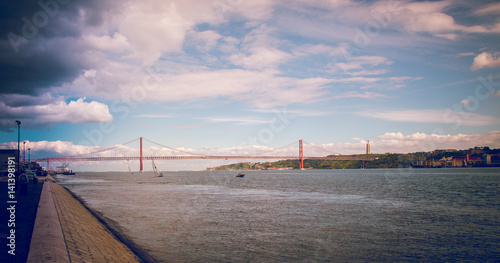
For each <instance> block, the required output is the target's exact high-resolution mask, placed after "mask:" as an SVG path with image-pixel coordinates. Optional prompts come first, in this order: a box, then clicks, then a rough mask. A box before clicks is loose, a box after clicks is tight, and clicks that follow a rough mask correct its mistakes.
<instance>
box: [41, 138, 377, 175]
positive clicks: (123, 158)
mask: <svg viewBox="0 0 500 263" xmlns="http://www.w3.org/2000/svg"><path fill="white" fill-rule="evenodd" d="M137 140H139V141H140V154H139V156H89V155H95V154H101V153H103V152H106V151H109V150H112V149H115V148H118V147H121V146H124V145H127V144H130V143H132V142H135V141H137ZM143 140H144V141H147V142H150V143H152V144H155V145H158V146H161V147H164V148H167V149H170V150H172V151H174V152H181V153H183V154H188V155H168V156H145V155H143V149H142V148H143V147H142V144H143ZM295 143H297V141H295V142H293V143H290V144H288V145H285V146H282V147H279V148H276V149H272V150H268V151H264V152H259V153H254V154H249V155H206V154H200V153H194V152H189V151H185V150H181V149H176V148H171V147H168V146H166V145H162V144H159V143H156V142H153V141H150V140H148V139H145V138H142V137H140V138H137V139H135V140H132V141H129V142H126V143H124V144H119V145H116V146H113V147H109V148H106V149H102V150H98V151H94V152H89V153H85V154H78V155H72V156H65V157H48V158H38V159H32V161H35V162H47V170H48V169H49V164H50V162H69V161H71V162H75V161H130V160H135V161H139V165H140V171H142V170H143V161H144V160H207V159H220V160H230V159H240V160H245V159H259V160H260V159H274V160H299V168H300V169H303V168H304V159H309V160H335V161H352V160H354V161H361V162H362V163H361V167H362V168H364V162H365V161H372V160H374V158H371V157H364V156H354V155H334V156H331V155H330V156H324V157H312V156H311V157H307V156H304V150H303V141H302V140H299V141H298V143H299V154H298V155H296V156H278V155H266V154H269V153H271V152H275V151H278V150H280V149H283V148H286V147H289V146H291V145H293V144H295ZM310 146H312V147H314V148H317V149H320V150H322V151H327V152H330V151H328V150H326V149H323V148H321V147H318V146H315V145H314V144H310ZM332 154H334V153H332Z"/></svg>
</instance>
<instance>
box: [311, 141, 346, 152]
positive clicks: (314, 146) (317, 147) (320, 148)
mask: <svg viewBox="0 0 500 263" xmlns="http://www.w3.org/2000/svg"><path fill="white" fill-rule="evenodd" d="M305 143H306V144H308V146H311V147H313V148H316V149H319V150H322V151H325V152H328V153H331V154H333V155H340V154H339V153H335V152H332V151H330V150H327V149H325V148H322V147H319V146H316V145H314V144H313V143H310V142H305Z"/></svg>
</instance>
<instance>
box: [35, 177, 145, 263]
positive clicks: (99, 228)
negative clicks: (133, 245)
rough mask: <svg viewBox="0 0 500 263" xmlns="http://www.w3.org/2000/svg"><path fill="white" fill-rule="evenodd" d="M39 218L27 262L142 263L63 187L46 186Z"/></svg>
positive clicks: (46, 184)
mask: <svg viewBox="0 0 500 263" xmlns="http://www.w3.org/2000/svg"><path fill="white" fill-rule="evenodd" d="M38 215H39V216H38ZM38 215H37V219H36V221H35V230H34V231H33V237H32V241H31V247H30V253H29V256H28V261H27V262H37V263H38V262H141V260H140V259H139V258H138V257H137V256H136V255H135V254H134V253H133V252H132V251H131V250H130V249H129V248H128V247H127V246H125V245H124V244H123V243H122V242H120V241H119V240H118V239H117V238H116V237H115V236H114V235H113V234H112V233H111V232H109V230H108V229H107V228H106V227H105V226H104V225H103V224H101V223H100V222H99V221H98V220H97V218H95V217H94V216H93V215H92V214H91V213H90V212H89V211H88V210H87V209H86V208H85V207H84V206H83V205H82V204H81V203H80V202H79V201H78V200H76V199H75V198H74V197H73V196H72V195H71V194H70V193H69V192H68V191H67V190H66V189H64V188H63V187H62V186H60V185H57V184H55V183H52V182H46V183H45V184H44V186H43V190H42V195H41V199H40V206H39V209H38Z"/></svg>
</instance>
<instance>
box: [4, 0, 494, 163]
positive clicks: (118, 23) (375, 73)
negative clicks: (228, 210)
mask: <svg viewBox="0 0 500 263" xmlns="http://www.w3.org/2000/svg"><path fill="white" fill-rule="evenodd" d="M0 23H1V27H0V80H1V86H0V111H1V113H2V114H1V116H0V134H1V141H0V147H2V148H16V147H17V125H16V123H15V120H21V121H22V126H21V127H22V140H27V141H29V142H28V145H29V146H30V147H31V149H32V157H34V158H41V157H52V156H68V155H75V154H84V153H87V152H93V151H99V150H102V149H104V148H108V147H113V146H116V145H118V144H122V143H125V142H129V141H132V140H134V139H136V138H138V137H141V136H142V137H144V138H147V139H148V140H150V141H153V142H156V143H157V144H153V143H151V142H149V141H145V142H144V149H145V153H146V155H169V154H170V155H174V154H177V155H182V154H184V153H182V152H172V150H170V149H168V148H165V147H163V146H168V147H171V148H178V149H181V150H184V151H189V152H197V153H202V154H252V153H258V152H264V151H269V150H272V149H276V148H279V147H281V146H284V145H288V144H290V143H293V144H292V145H291V146H290V147H285V148H281V149H279V150H278V151H276V152H273V154H280V155H281V154H283V155H297V148H298V145H297V143H294V142H296V141H298V140H299V139H303V140H304V142H305V145H306V146H305V150H304V151H305V155H310V156H320V155H327V154H331V153H340V154H354V153H363V152H364V148H365V145H366V142H367V140H370V143H371V148H372V152H374V153H385V152H415V151H429V150H434V149H443V148H458V149H463V148H469V147H474V146H490V147H497V148H498V147H500V45H499V43H500V3H498V2H496V1H492V0H491V1H490V0H479V1H467V0H444V1H392V0H383V1H361V0H357V1H354V0H291V1H280V0H255V1H243V0H206V1H200V0H182V1H180V0H179V1H177V0H172V1H167V0H143V1H133V0H129V1H126V0H125V1H111V0H87V1H77V0H64V1H63V0H42V1H38V3H37V1H3V2H2V3H1V4H0ZM138 146H139V145H138V141H134V142H132V143H130V144H127V145H125V146H122V147H117V148H115V149H113V150H112V151H110V152H101V153H99V154H101V155H103V156H109V155H130V154H137V152H138V150H137V149H138ZM308 146H309V147H308ZM320 149H325V150H327V151H328V152H327V151H323V150H320ZM231 162H232V161H231ZM213 164H215V162H203V163H201V162H196V161H185V162H176V163H174V162H171V163H165V164H163V166H164V167H165V166H166V167H165V168H164V169H202V168H204V167H205V166H210V165H213ZM89 165H90V164H76V163H75V164H73V165H72V166H73V167H75V168H78V169H80V170H92V169H94V168H95V169H100V170H103V169H104V170H105V169H118V170H120V169H128V168H127V167H126V164H123V163H121V164H120V163H106V164H104V163H100V164H91V165H92V167H93V168H89Z"/></svg>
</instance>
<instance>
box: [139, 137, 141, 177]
mask: <svg viewBox="0 0 500 263" xmlns="http://www.w3.org/2000/svg"><path fill="white" fill-rule="evenodd" d="M140 162H141V165H140V169H139V172H142V137H141V161H140Z"/></svg>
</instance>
